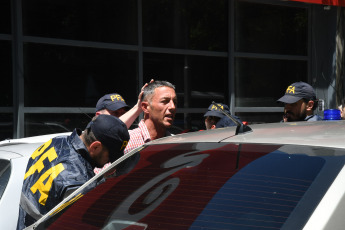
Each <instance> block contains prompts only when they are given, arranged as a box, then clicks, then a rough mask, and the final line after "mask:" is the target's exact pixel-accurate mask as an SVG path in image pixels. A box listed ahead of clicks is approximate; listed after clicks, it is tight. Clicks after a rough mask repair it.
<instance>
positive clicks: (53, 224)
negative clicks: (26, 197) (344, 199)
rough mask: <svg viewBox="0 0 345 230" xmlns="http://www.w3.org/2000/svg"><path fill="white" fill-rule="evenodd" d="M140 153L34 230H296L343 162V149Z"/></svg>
mask: <svg viewBox="0 0 345 230" xmlns="http://www.w3.org/2000/svg"><path fill="white" fill-rule="evenodd" d="M205 137H206V138H207V135H205ZM158 154H159V157H158ZM139 156H140V157H139V158H140V159H138V158H136V159H137V160H139V161H138V162H134V164H132V166H133V165H135V166H134V169H133V170H131V171H130V172H129V173H127V174H124V175H121V176H118V177H113V178H110V179H107V180H106V181H105V182H104V183H103V184H101V185H99V186H98V187H96V188H95V189H93V190H92V191H90V192H89V193H87V194H85V196H83V197H81V198H80V199H79V200H78V201H76V202H75V203H73V200H72V201H71V202H70V203H73V205H71V206H69V207H68V208H65V209H64V210H62V211H61V212H60V213H59V214H60V215H55V216H53V217H52V219H50V220H48V221H46V222H43V223H41V224H40V226H38V229H45V228H48V226H49V229H65V228H66V229H67V228H68V227H70V226H71V225H72V224H73V226H78V228H81V229H82V228H84V229H99V228H105V229H237V230H245V229H246V230H248V229H253V230H254V229H255V230H257V229H281V228H282V227H283V226H285V225H284V224H286V223H289V224H290V225H289V226H290V228H289V229H301V228H303V226H304V224H305V223H306V221H307V220H308V218H309V217H310V215H311V214H312V212H313V211H314V210H315V207H316V206H317V205H318V204H319V202H320V199H321V198H322V197H323V195H324V194H325V193H326V192H327V190H328V188H329V186H331V185H332V183H333V181H334V178H336V176H337V175H338V174H339V172H340V170H341V169H342V168H343V165H344V162H345V157H344V151H343V150H341V151H339V152H338V153H337V154H334V149H329V148H317V149H315V148H313V147H312V146H294V145H285V146H284V145H283V146H281V145H267V144H265V145H260V144H241V145H238V144H233V143H231V144H227V143H209V142H204V143H181V144H179V143H177V144H175V143H174V144H159V145H152V146H148V147H146V148H144V149H143V150H141V151H140V155H139ZM111 167H115V165H112V166H111ZM291 169H294V170H291ZM66 206H67V205H66ZM59 208H60V207H59ZM59 211H60V210H59ZM291 217H293V218H291Z"/></svg>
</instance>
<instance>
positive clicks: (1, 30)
mask: <svg viewBox="0 0 345 230" xmlns="http://www.w3.org/2000/svg"><path fill="white" fill-rule="evenodd" d="M10 33H11V1H10V0H1V1H0V34H10Z"/></svg>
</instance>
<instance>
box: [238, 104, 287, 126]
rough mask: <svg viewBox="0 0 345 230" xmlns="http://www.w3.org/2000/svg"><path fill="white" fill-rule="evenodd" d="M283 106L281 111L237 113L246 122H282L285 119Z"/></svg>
mask: <svg viewBox="0 0 345 230" xmlns="http://www.w3.org/2000/svg"><path fill="white" fill-rule="evenodd" d="M283 110H284V109H283V108H282V112H281V113H267V112H254V113H253V112H251V113H244V112H241V113H236V116H238V117H239V118H241V120H242V121H243V122H244V121H246V122H248V125H251V124H261V123H274V122H280V121H281V120H282V119H283V113H284V112H283Z"/></svg>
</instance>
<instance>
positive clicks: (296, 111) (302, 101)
mask: <svg viewBox="0 0 345 230" xmlns="http://www.w3.org/2000/svg"><path fill="white" fill-rule="evenodd" d="M277 102H282V103H284V105H285V107H284V117H283V122H289V121H320V120H322V118H321V117H320V116H318V115H314V110H315V109H316V108H317V107H318V100H317V99H316V95H315V91H314V89H313V87H312V86H311V85H309V84H307V83H305V82H302V81H300V82H295V83H293V84H291V85H290V86H289V87H288V88H287V89H286V91H285V95H284V96H283V97H281V98H279V99H278V100H277Z"/></svg>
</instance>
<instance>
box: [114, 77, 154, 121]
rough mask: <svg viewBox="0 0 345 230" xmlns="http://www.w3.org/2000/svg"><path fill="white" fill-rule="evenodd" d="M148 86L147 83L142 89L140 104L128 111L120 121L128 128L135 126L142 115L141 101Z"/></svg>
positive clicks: (139, 97) (139, 98)
mask: <svg viewBox="0 0 345 230" xmlns="http://www.w3.org/2000/svg"><path fill="white" fill-rule="evenodd" d="M153 81H154V80H153V79H151V81H150V83H151V82H153ZM147 85H148V83H146V84H145V85H144V86H143V87H142V88H141V92H140V93H139V96H138V102H137V104H136V105H134V106H133V107H132V108H131V109H130V110H128V111H127V112H126V113H125V114H123V115H122V116H121V117H120V120H121V121H123V122H124V123H125V124H126V126H127V128H129V127H131V125H132V124H133V122H134V121H135V119H137V117H138V116H139V115H140V113H141V112H142V109H141V100H142V96H143V93H144V89H145V87H146V86H147Z"/></svg>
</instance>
